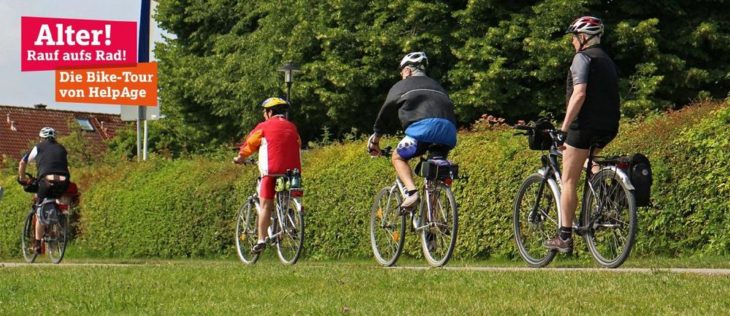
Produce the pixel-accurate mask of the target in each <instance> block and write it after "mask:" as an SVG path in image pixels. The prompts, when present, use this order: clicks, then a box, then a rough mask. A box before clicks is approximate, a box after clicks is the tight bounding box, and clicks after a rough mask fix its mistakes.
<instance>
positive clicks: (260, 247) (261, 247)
mask: <svg viewBox="0 0 730 316" xmlns="http://www.w3.org/2000/svg"><path fill="white" fill-rule="evenodd" d="M264 249H266V242H264V241H260V242H257V243H256V244H255V245H254V246H253V248H251V252H253V253H260V252H262V251H264Z"/></svg>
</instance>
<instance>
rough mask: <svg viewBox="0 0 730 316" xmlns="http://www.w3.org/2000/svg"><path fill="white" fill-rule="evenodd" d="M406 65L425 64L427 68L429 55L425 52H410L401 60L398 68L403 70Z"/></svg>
mask: <svg viewBox="0 0 730 316" xmlns="http://www.w3.org/2000/svg"><path fill="white" fill-rule="evenodd" d="M405 66H415V67H420V66H423V67H424V68H425V67H426V66H428V56H426V53H424V52H413V53H408V54H407V55H405V56H403V59H401V60H400V67H399V68H398V69H400V70H403V68H404V67H405Z"/></svg>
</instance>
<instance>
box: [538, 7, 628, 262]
mask: <svg viewBox="0 0 730 316" xmlns="http://www.w3.org/2000/svg"><path fill="white" fill-rule="evenodd" d="M567 32H568V33H571V34H573V47H574V48H575V51H576V54H575V56H574V57H573V63H572V64H571V66H570V72H569V73H568V79H567V89H566V99H567V110H566V113H565V119H564V120H563V126H562V128H561V130H562V131H563V132H567V138H566V139H565V149H564V150H563V174H562V179H561V182H562V185H563V192H562V194H561V196H560V205H561V214H560V217H561V222H562V224H561V227H560V231H559V233H558V236H557V237H555V238H554V239H551V240H548V241H546V242H545V247H547V248H549V249H553V250H558V251H560V252H570V251H572V250H573V239H572V233H573V228H572V225H573V218H575V209H576V206H577V204H578V193H577V185H578V180H579V179H580V175H581V172H582V168H583V164H584V163H585V162H586V160H587V159H588V154H589V153H588V150H589V148H590V146H591V145H593V144H597V145H598V146H597V148H596V149H595V150H594V152H593V154H594V155H596V154H598V152H600V151H601V149H602V148H604V147H605V146H606V145H607V144H608V143H609V142H610V141H611V140H613V138H614V137H616V134H618V125H619V119H620V118H621V113H620V111H619V107H620V100H619V94H618V71H617V69H616V65H615V64H614V63H613V60H611V58H610V57H609V56H608V55H607V54H606V52H605V51H604V50H603V49H602V48H601V46H600V42H601V35H602V34H603V22H602V21H601V19H599V18H596V17H592V16H584V17H581V18H578V19H576V20H575V21H573V23H571V25H570V27H569V28H568V31H567ZM591 167H593V166H591Z"/></svg>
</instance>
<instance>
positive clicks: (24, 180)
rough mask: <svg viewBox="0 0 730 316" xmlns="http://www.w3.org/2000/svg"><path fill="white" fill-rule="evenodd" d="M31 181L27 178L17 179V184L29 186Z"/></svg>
mask: <svg viewBox="0 0 730 316" xmlns="http://www.w3.org/2000/svg"><path fill="white" fill-rule="evenodd" d="M31 182H33V180H31V179H30V178H28V177H18V183H19V184H20V185H29V184H30V183H31Z"/></svg>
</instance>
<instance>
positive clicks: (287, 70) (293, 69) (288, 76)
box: [279, 61, 299, 104]
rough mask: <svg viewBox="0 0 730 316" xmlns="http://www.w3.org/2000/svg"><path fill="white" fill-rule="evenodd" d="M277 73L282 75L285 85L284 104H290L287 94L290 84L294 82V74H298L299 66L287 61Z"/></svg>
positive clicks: (289, 91)
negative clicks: (279, 72)
mask: <svg viewBox="0 0 730 316" xmlns="http://www.w3.org/2000/svg"><path fill="white" fill-rule="evenodd" d="M279 71H281V72H283V73H284V83H286V102H289V104H291V100H290V99H289V94H290V93H291V84H292V82H293V81H294V74H295V73H297V72H299V66H297V64H294V63H292V62H291V61H289V62H287V63H286V64H284V66H282V67H281V68H279Z"/></svg>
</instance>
